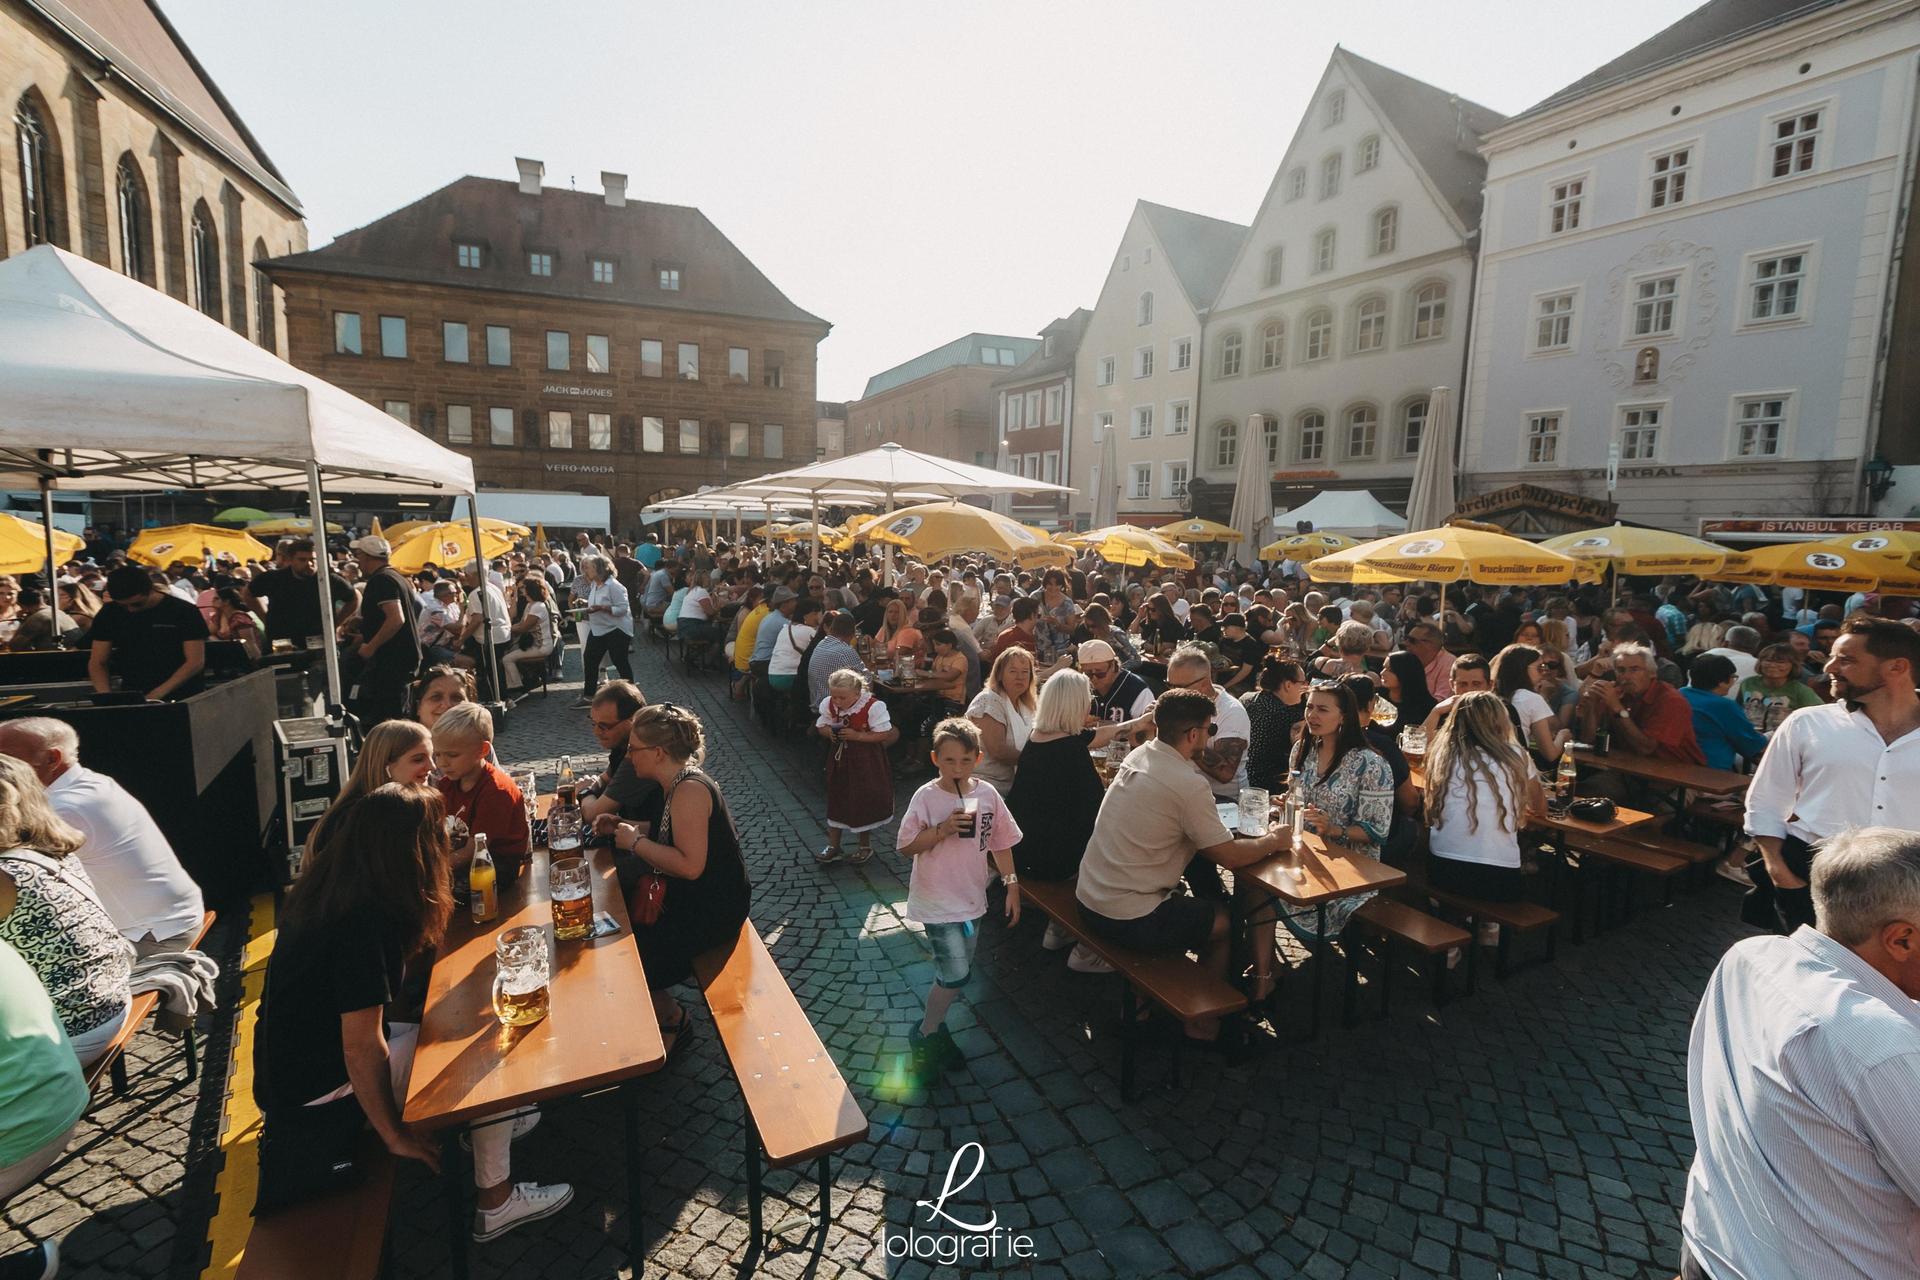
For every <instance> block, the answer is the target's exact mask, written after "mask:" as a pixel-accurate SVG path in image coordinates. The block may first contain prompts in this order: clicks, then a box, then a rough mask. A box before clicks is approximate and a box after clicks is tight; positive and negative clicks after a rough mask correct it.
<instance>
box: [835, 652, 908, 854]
mask: <svg viewBox="0 0 1920 1280" xmlns="http://www.w3.org/2000/svg"><path fill="white" fill-rule="evenodd" d="M814 730H815V731H816V732H817V733H819V735H820V736H821V737H823V738H825V739H826V740H827V844H826V847H825V848H824V849H822V850H820V852H818V853H816V854H814V855H813V860H814V861H815V862H818V863H820V864H821V865H822V866H824V865H826V864H827V863H829V862H838V861H840V859H841V856H842V855H841V852H840V841H841V839H842V838H843V837H844V836H845V835H846V833H847V832H849V831H851V832H853V834H855V835H856V836H859V837H860V845H859V848H858V849H856V850H855V851H854V854H853V856H852V857H851V858H850V859H849V861H851V862H853V863H854V864H855V865H858V864H860V863H862V862H865V861H866V860H867V859H868V858H871V857H872V856H873V832H874V829H875V828H876V827H884V826H888V825H890V824H891V823H892V822H893V769H892V767H891V766H890V765H889V764H888V763H887V748H888V747H889V746H891V745H893V744H894V743H895V742H897V741H899V739H900V731H899V730H898V729H896V728H894V727H893V721H892V719H891V718H890V717H889V716H888V715H887V704H886V703H884V702H882V701H880V700H879V699H878V698H876V697H874V696H873V693H872V691H871V690H869V689H868V688H867V681H866V677H865V676H863V675H861V674H860V673H859V672H858V671H854V670H852V669H850V668H844V667H843V668H842V669H840V670H839V671H836V672H834V673H833V674H832V675H831V676H829V677H827V696H826V697H824V698H822V699H821V700H820V718H819V719H818V720H816V721H815V722H814Z"/></svg>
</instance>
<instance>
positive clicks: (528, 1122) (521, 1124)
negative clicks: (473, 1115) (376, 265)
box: [460, 1111, 540, 1151]
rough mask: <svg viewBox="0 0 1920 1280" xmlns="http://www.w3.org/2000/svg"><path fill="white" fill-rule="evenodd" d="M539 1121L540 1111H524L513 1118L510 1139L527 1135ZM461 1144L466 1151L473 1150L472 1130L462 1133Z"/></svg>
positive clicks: (516, 1139)
mask: <svg viewBox="0 0 1920 1280" xmlns="http://www.w3.org/2000/svg"><path fill="white" fill-rule="evenodd" d="M539 1123H540V1113H539V1112H538V1111H522V1112H521V1113H520V1114H519V1115H517V1116H515V1117H514V1118H513V1135H512V1137H511V1138H509V1139H508V1141H510V1142H513V1141H518V1140H519V1139H521V1138H524V1137H526V1136H527V1135H528V1134H530V1133H532V1132H533V1130H534V1126H536V1125H538V1124H539ZM460 1146H461V1149H462V1150H465V1151H471V1150H473V1134H472V1133H471V1132H468V1133H463V1134H461V1135H460Z"/></svg>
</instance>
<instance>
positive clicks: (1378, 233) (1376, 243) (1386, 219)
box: [1373, 206, 1400, 256]
mask: <svg viewBox="0 0 1920 1280" xmlns="http://www.w3.org/2000/svg"><path fill="white" fill-rule="evenodd" d="M1399 243H1400V210H1399V209H1398V208H1395V207H1393V206H1388V207H1387V208H1385V209H1382V210H1380V212H1378V213H1376V214H1374V215H1373V252H1374V254H1375V256H1378V255H1380V254H1383V253H1392V252H1393V251H1394V248H1395V247H1396V246H1398V245H1399Z"/></svg>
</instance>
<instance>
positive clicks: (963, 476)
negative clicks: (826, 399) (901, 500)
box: [732, 444, 1074, 498]
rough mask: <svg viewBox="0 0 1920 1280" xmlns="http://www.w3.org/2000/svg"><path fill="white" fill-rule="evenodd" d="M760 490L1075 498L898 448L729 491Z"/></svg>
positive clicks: (1039, 483) (1057, 488) (1058, 488)
mask: <svg viewBox="0 0 1920 1280" xmlns="http://www.w3.org/2000/svg"><path fill="white" fill-rule="evenodd" d="M761 486H765V487H767V488H769V489H773V490H776V491H780V492H793V493H814V492H825V491H828V490H841V491H843V492H849V493H851V492H862V491H864V492H867V493H874V494H884V495H887V496H889V497H904V496H906V492H907V491H908V490H912V491H913V492H915V493H925V494H931V495H933V496H935V497H938V498H964V497H966V496H967V495H968V494H974V493H1072V492H1074V491H1073V490H1072V489H1069V488H1067V487H1066V486H1065V485H1059V484H1048V483H1047V482H1046V481H1044V480H1030V479H1026V478H1024V477H1022V476H1016V475H1009V474H1008V473H1006V472H1004V471H995V470H993V469H992V468H991V467H976V466H974V465H973V464H971V463H967V462H955V461H954V460H953V459H951V458H936V457H934V456H933V455H932V454H930V453H916V452H915V451H914V450H912V449H906V448H902V447H901V446H900V445H897V444H883V445H881V446H880V447H879V448H877V449H868V450H867V451H866V452H865V453H856V454H853V455H852V456H850V457H845V458H826V459H823V460H822V461H819V462H814V463H810V464H808V465H807V466H804V467H795V468H794V469H793V470H791V471H776V472H774V473H773V474H772V475H768V476H761V477H760V478H759V479H757V480H748V481H745V482H743V483H741V484H738V485H734V486H732V487H733V488H734V489H736V490H746V491H749V492H751V491H753V490H754V489H756V488H759V487H761Z"/></svg>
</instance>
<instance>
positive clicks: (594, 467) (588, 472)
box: [547, 462, 613, 476]
mask: <svg viewBox="0 0 1920 1280" xmlns="http://www.w3.org/2000/svg"><path fill="white" fill-rule="evenodd" d="M547 470H549V471H566V472H571V473H573V474H575V475H585V476H610V475H612V474H613V468H612V467H608V466H602V465H599V464H596V463H589V462H549V463H548V464H547Z"/></svg>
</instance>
